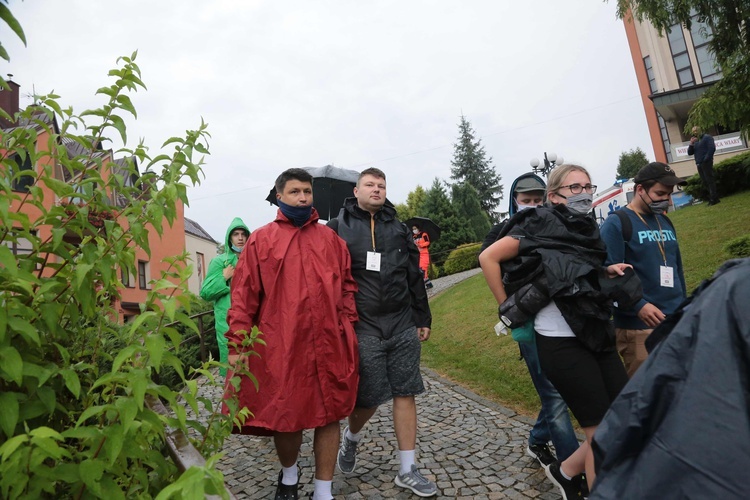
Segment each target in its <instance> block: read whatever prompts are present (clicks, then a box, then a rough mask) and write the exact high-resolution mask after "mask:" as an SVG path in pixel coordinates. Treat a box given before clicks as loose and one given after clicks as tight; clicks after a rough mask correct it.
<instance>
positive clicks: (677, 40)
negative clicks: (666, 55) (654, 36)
mask: <svg viewBox="0 0 750 500" xmlns="http://www.w3.org/2000/svg"><path fill="white" fill-rule="evenodd" d="M667 39H668V40H669V49H670V50H671V51H672V60H673V61H674V69H675V71H676V72H677V80H678V81H679V82H680V88H682V87H691V86H693V85H695V78H694V77H693V67H692V66H691V65H690V57H689V56H688V52H687V45H686V44H685V35H683V33H682V25H681V24H680V23H677V24H673V25H672V26H670V27H669V34H668V35H667Z"/></svg>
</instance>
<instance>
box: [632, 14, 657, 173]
mask: <svg viewBox="0 0 750 500" xmlns="http://www.w3.org/2000/svg"><path fill="white" fill-rule="evenodd" d="M623 23H624V24H625V34H626V35H627V37H628V45H629V46H630V55H631V56H632V58H633V67H634V68H635V76H636V79H637V80H638V90H639V91H640V93H641V103H642V104H643V110H644V111H645V112H646V123H647V124H648V132H649V135H650V136H651V146H652V148H653V150H654V157H655V158H656V161H660V162H662V163H667V154H666V153H665V151H664V144H663V142H662V139H661V130H660V129H659V119H658V118H657V116H656V109H655V108H654V103H653V102H651V99H649V98H648V96H650V95H651V86H650V85H649V83H648V74H647V73H646V66H645V65H644V64H643V55H641V46H640V44H639V43H638V34H637V33H636V29H635V21H634V20H633V17H632V16H631V15H630V13H628V15H626V16H625V18H624V19H623Z"/></svg>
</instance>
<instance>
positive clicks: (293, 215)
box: [276, 198, 312, 227]
mask: <svg viewBox="0 0 750 500" xmlns="http://www.w3.org/2000/svg"><path fill="white" fill-rule="evenodd" d="M276 201H277V202H278V204H279V210H281V213H282V214H284V216H285V217H286V218H287V219H289V220H290V221H292V222H293V223H294V225H295V226H297V227H302V225H303V224H304V223H305V222H307V219H309V218H310V215H312V205H308V206H306V207H293V206H291V205H287V204H286V203H284V202H283V201H281V200H279V199H278V198H277V199H276Z"/></svg>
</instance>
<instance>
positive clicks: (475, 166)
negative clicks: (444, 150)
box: [451, 115, 503, 221]
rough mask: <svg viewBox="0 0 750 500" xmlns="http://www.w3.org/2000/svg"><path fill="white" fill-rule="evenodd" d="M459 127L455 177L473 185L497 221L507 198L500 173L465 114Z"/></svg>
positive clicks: (487, 209) (455, 149)
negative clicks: (501, 201) (502, 201)
mask: <svg viewBox="0 0 750 500" xmlns="http://www.w3.org/2000/svg"><path fill="white" fill-rule="evenodd" d="M458 130H459V137H458V142H456V143H455V144H454V145H453V160H451V165H452V167H451V179H453V180H454V181H456V182H458V183H467V184H469V185H471V186H473V187H474V189H476V190H477V194H478V195H479V203H480V205H481V207H482V210H483V211H484V213H486V214H487V216H488V217H489V218H490V220H492V221H495V220H497V218H498V214H497V213H496V212H495V209H496V208H497V206H498V205H499V204H500V200H502V199H503V186H501V185H500V180H501V177H500V174H498V173H497V172H496V171H495V167H493V165H492V157H489V158H488V157H487V153H486V152H485V151H484V146H482V140H481V139H476V138H475V137H474V129H473V128H472V127H471V123H469V121H468V120H467V119H466V117H465V116H463V115H461V123H459V124H458Z"/></svg>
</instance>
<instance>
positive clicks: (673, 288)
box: [601, 162, 687, 377]
mask: <svg viewBox="0 0 750 500" xmlns="http://www.w3.org/2000/svg"><path fill="white" fill-rule="evenodd" d="M634 182H635V186H634V190H633V194H634V196H633V199H632V201H631V202H630V203H628V204H627V205H626V206H625V207H623V208H621V209H620V210H621V211H623V213H624V215H626V216H627V217H626V218H625V219H623V218H621V217H620V216H619V215H618V214H616V213H613V214H610V215H609V217H607V220H605V221H604V224H602V227H601V236H602V239H603V240H604V242H605V243H606V245H607V260H606V262H605V265H610V264H617V263H621V262H623V263H626V264H630V265H632V266H633V269H634V270H635V273H636V274H637V275H638V278H640V280H641V283H642V285H643V298H642V299H641V300H640V301H639V302H638V303H637V304H636V305H635V307H633V308H632V309H628V310H624V309H622V308H618V307H615V308H614V320H615V336H616V338H617V350H618V351H619V352H620V355H621V356H622V358H623V363H624V364H625V369H626V370H627V372H628V376H629V377H632V376H633V374H634V373H635V371H636V370H637V369H638V367H639V366H641V364H642V363H643V362H644V361H645V360H646V357H647V356H648V353H647V352H646V347H645V346H644V342H645V340H646V338H647V337H648V336H649V335H650V334H651V332H652V331H653V329H654V328H656V327H657V326H658V325H659V323H661V322H662V321H663V320H664V318H665V317H666V316H667V315H668V314H671V313H673V312H674V311H675V310H677V308H678V307H679V306H680V304H681V303H682V301H683V300H685V297H686V296H687V293H686V290H685V277H684V274H683V270H682V255H681V254H680V246H679V245H678V244H677V235H676V232H675V230H674V227H673V226H672V223H671V222H670V221H669V219H667V217H666V216H665V215H664V214H665V213H666V211H667V208H669V205H670V204H671V199H670V195H671V194H672V191H673V190H674V187H675V186H676V185H683V184H685V181H684V180H682V179H680V178H678V177H677V176H676V175H675V173H674V171H673V170H672V169H671V168H669V166H668V165H666V164H664V163H659V162H654V163H649V164H648V165H646V166H645V167H643V168H642V169H641V170H639V171H638V173H637V174H636V176H635V179H634ZM620 210H618V212H619V211H620ZM624 222H625V224H623V223H624ZM628 222H629V224H628ZM624 226H629V228H626V229H624ZM628 229H629V230H628ZM628 233H629V234H628Z"/></svg>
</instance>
